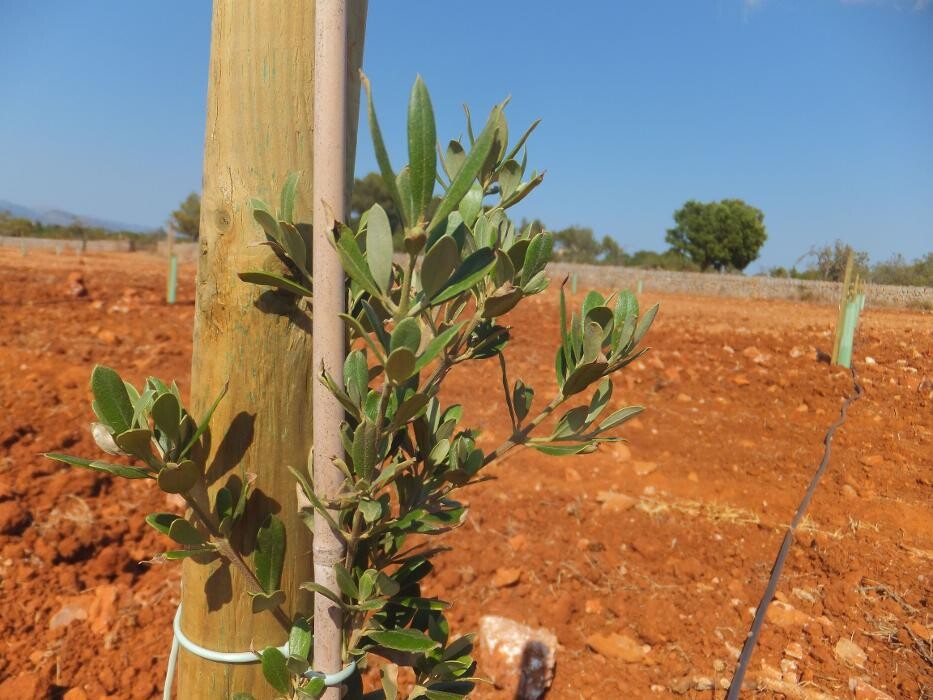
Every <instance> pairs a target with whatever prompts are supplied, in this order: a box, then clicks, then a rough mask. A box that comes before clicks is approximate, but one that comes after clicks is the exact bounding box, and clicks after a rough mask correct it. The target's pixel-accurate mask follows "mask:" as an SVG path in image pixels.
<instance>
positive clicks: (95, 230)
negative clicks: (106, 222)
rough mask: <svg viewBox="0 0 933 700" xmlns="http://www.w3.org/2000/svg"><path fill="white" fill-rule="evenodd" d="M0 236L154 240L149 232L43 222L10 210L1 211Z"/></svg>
mask: <svg viewBox="0 0 933 700" xmlns="http://www.w3.org/2000/svg"><path fill="white" fill-rule="evenodd" d="M0 236H10V237H13V238H52V239H56V240H68V241H95V240H102V239H113V238H120V239H124V240H131V241H134V242H136V243H138V244H141V245H146V244H147V243H148V242H150V241H151V240H152V235H151V234H148V233H136V232H134V231H113V230H111V229H106V228H101V227H98V226H88V225H86V224H84V223H82V222H81V221H75V222H73V223H71V224H68V225H61V224H43V223H42V222H40V221H33V220H31V219H26V218H23V217H19V216H13V215H12V214H11V213H10V212H9V211H0Z"/></svg>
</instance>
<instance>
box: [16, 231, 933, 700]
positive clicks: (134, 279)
mask: <svg viewBox="0 0 933 700" xmlns="http://www.w3.org/2000/svg"><path fill="white" fill-rule="evenodd" d="M164 268H165V264H164V262H163V261H159V260H156V259H153V258H147V257H145V256H143V255H141V254H136V255H126V254H123V255H116V254H114V255H95V256H87V257H85V258H83V259H79V258H77V257H74V256H69V255H62V256H54V255H48V254H44V255H40V254H31V255H30V256H29V257H26V258H23V257H20V255H19V252H18V251H10V250H2V249H0V409H2V410H0V588H2V592H3V598H4V602H3V605H2V608H0V634H2V639H3V641H2V642H0V644H2V645H3V651H2V653H0V700H2V699H5V698H16V699H17V700H19V699H21V698H59V697H67V698H69V700H79V699H80V698H104V697H109V698H151V697H157V696H159V693H160V692H161V685H162V678H163V674H164V669H165V663H166V657H167V654H168V649H169V645H170V641H171V635H170V623H171V617H172V615H173V613H174V609H175V606H176V605H177V603H178V579H179V570H178V569H177V568H176V567H173V566H170V565H169V566H155V567H153V566H149V565H146V564H139V563H138V562H140V561H141V560H144V559H147V558H148V557H149V556H150V555H152V554H153V553H155V552H158V551H161V550H162V549H164V542H160V540H159V537H158V536H157V535H156V534H155V533H154V532H153V531H151V530H150V529H149V528H148V527H147V526H146V525H145V523H144V522H143V517H144V516H145V514H146V513H148V512H151V511H152V510H163V509H164V508H165V504H164V499H163V497H162V496H161V495H160V494H159V493H158V492H157V491H156V490H154V489H153V488H151V485H150V484H146V483H142V482H126V481H122V480H114V479H111V478H109V477H105V476H97V475H93V474H89V473H85V472H83V471H80V470H75V469H69V468H63V467H62V466H60V465H57V464H55V463H53V462H50V461H49V460H46V459H44V458H42V457H40V456H38V453H40V452H43V451H48V450H65V451H68V452H71V453H73V454H82V455H96V454H97V451H96V448H95V446H94V444H93V442H92V440H91V438H90V436H89V435H88V432H87V430H86V426H87V424H88V422H89V421H90V418H91V416H90V411H89V407H88V389H87V380H88V375H89V372H90V368H91V366H92V365H93V363H95V362H101V363H105V364H109V365H112V366H114V367H116V368H118V369H119V370H120V371H121V372H123V373H124V374H125V376H127V378H129V379H130V380H132V381H136V382H138V381H140V380H141V379H142V378H143V377H145V376H146V375H147V374H155V375H157V376H160V377H165V378H172V377H177V378H178V380H179V383H180V384H181V385H182V386H183V388H185V387H186V386H187V379H188V374H189V371H190V368H189V365H190V354H191V323H192V316H193V312H194V307H193V270H191V269H190V268H183V270H182V274H181V275H180V277H181V279H182V283H181V287H180V290H179V303H178V304H176V305H175V306H173V307H169V306H167V305H165V304H164V303H163V301H162V300H163V298H164ZM74 272H79V273H80V274H81V276H82V277H83V281H84V283H85V284H86V287H87V291H88V294H87V296H86V297H82V298H75V297H73V296H71V292H70V285H69V282H68V276H69V273H74ZM655 297H657V298H659V299H660V300H661V301H662V312H661V314H660V315H659V316H658V320H657V321H656V323H655V327H654V329H653V330H652V332H651V334H650V336H649V340H650V343H651V345H652V346H654V348H655V349H654V350H652V352H651V353H650V354H649V355H648V356H646V358H644V361H642V362H638V363H636V364H635V365H633V366H632V367H631V368H629V369H628V370H626V371H624V372H623V375H622V376H621V377H620V378H619V379H618V380H617V382H616V393H615V397H614V404H615V405H616V407H617V406H621V405H624V404H628V403H641V404H644V405H646V406H647V407H648V411H646V413H645V414H643V416H642V417H640V418H639V419H637V420H636V421H633V422H632V423H630V424H628V425H627V427H626V430H625V434H626V436H627V437H628V438H629V440H630V442H629V444H628V445H626V446H617V447H615V448H613V449H606V450H604V451H600V452H598V453H596V454H594V455H589V456H585V457H579V458H573V459H567V458H564V459H558V458H547V457H543V456H540V455H538V454H536V453H532V452H530V451H519V452H516V453H515V454H514V455H512V456H510V457H509V458H508V459H506V460H505V461H504V462H502V463H501V464H500V465H498V466H496V467H494V468H493V473H494V474H495V476H497V477H498V478H497V479H496V480H494V481H490V482H487V483H484V484H482V485H480V486H478V487H476V488H475V489H474V490H472V491H471V492H469V493H468V494H467V497H468V498H469V500H470V505H471V507H472V512H471V517H470V520H469V521H468V524H467V525H466V526H465V527H463V528H462V529H461V530H459V531H458V532H456V533H454V534H453V535H451V536H449V537H448V539H447V542H446V543H447V544H449V545H452V546H453V548H454V551H452V552H450V553H447V554H445V555H442V556H441V557H440V559H439V562H438V567H437V572H436V575H435V576H434V578H433V579H432V583H431V584H430V586H431V589H432V592H434V593H437V594H440V595H442V596H445V595H446V596H449V597H453V598H455V599H456V601H457V603H456V605H455V606H454V607H453V608H452V610H451V620H452V626H453V627H454V628H455V631H458V632H462V631H468V630H471V629H476V627H477V619H478V617H479V616H480V615H482V614H485V613H496V614H503V615H506V616H509V617H512V618H514V619H516V620H518V621H520V622H524V623H527V624H530V625H532V626H543V627H547V628H550V629H551V630H553V631H554V632H555V633H556V635H557V638H558V640H559V643H560V648H559V651H558V654H557V672H556V676H555V680H554V686H553V689H552V692H551V693H550V695H549V697H551V698H554V699H555V700H559V699H567V698H630V697H667V696H671V695H674V694H676V693H684V694H686V697H705V698H709V697H722V696H723V695H724V691H723V690H721V689H718V688H719V687H720V684H721V682H722V681H723V680H725V679H728V678H729V677H730V676H731V672H732V670H733V668H734V665H735V658H736V654H737V650H738V649H739V648H740V647H741V645H742V641H743V639H744V636H745V634H746V631H747V629H748V627H749V625H750V622H751V614H752V613H751V609H752V608H753V607H754V606H755V605H757V603H758V599H759V596H760V595H761V592H762V590H763V588H764V585H765V582H766V580H767V577H768V574H769V571H770V568H771V564H772V562H773V559H774V556H775V553H776V551H777V548H778V546H779V544H780V541H781V538H782V536H783V530H782V526H783V525H785V524H786V523H787V522H788V521H789V520H790V517H791V515H792V514H793V511H794V508H795V507H796V504H797V502H798V500H799V498H800V496H801V494H802V492H803V490H804V488H805V486H806V484H807V482H808V481H809V479H810V476H811V474H812V472H813V469H814V467H815V465H816V464H817V462H818V461H819V458H820V455H821V452H822V445H821V440H822V437H823V433H824V432H825V430H826V427H827V426H828V425H829V423H830V422H832V421H833V420H834V419H835V417H836V415H837V412H838V409H839V405H840V402H841V399H842V398H843V397H844V396H845V395H846V394H847V393H849V392H851V380H850V378H849V375H848V374H847V373H846V372H845V371H841V370H839V369H838V368H831V367H829V366H828V365H827V364H825V363H822V362H818V361H817V359H816V351H817V349H819V350H822V351H827V350H828V349H829V346H830V344H831V329H832V326H833V323H834V318H835V312H834V310H833V309H832V308H830V307H826V306H817V305H811V304H805V303H791V302H782V301H769V302H762V301H754V302H753V301H742V300H732V299H729V300H725V299H707V298H700V297H688V296H667V295H653V294H650V293H648V294H646V295H645V296H644V298H643V299H642V302H643V303H648V302H649V301H654V299H655ZM555 301H556V296H555V294H554V293H553V291H552V292H549V293H548V294H546V295H544V296H543V297H540V298H537V299H535V300H532V301H530V302H528V303H527V304H525V305H524V306H523V307H522V308H521V309H520V310H519V311H517V312H515V313H514V314H512V315H511V316H510V317H508V320H509V321H510V323H511V324H512V325H513V327H514V330H515V332H514V335H515V341H514V342H513V343H512V345H511V346H510V350H509V353H508V355H509V358H510V362H511V369H510V373H511V375H512V377H513V378H517V377H519V376H520V377H522V378H524V379H525V380H526V381H527V382H528V383H530V384H531V385H533V386H534V387H535V389H536V390H537V396H538V397H539V401H541V402H543V401H545V400H546V398H547V397H548V396H549V392H550V391H551V390H553V387H554V379H553V370H552V366H553V363H552V357H553V352H552V348H553V347H554V344H555V342H556V340H557V325H556V320H557V315H556V304H555ZM578 301H579V300H578ZM142 312H144V313H145V319H146V320H145V322H142V321H141V320H140V314H141V313H142ZM856 356H857V359H856V363H855V364H856V368H857V370H858V372H859V375H860V378H861V381H862V383H863V384H864V386H865V390H866V394H865V396H864V398H863V399H862V400H860V401H859V402H857V403H856V404H855V405H854V406H853V408H852V410H851V411H850V417H849V420H848V422H847V423H846V424H845V426H844V427H843V428H842V429H841V430H840V431H839V432H838V433H837V437H836V440H835V443H834V448H833V457H832V461H831V463H830V467H829V470H828V472H827V474H826V476H825V478H824V480H823V482H822V484H821V485H820V488H819V490H818V491H817V495H816V498H815V500H814V502H813V504H812V506H811V508H810V513H809V515H810V519H809V520H808V521H807V528H806V532H804V533H803V535H802V536H801V537H799V538H798V542H797V544H796V545H795V546H794V547H793V549H792V552H791V555H790V557H789V559H788V564H787V567H786V570H785V573H784V576H783V578H782V581H781V584H780V587H779V593H778V595H777V603H775V604H772V606H771V609H770V611H769V621H768V623H767V624H766V626H765V629H764V632H763V635H762V638H761V641H760V644H759V648H758V650H757V651H756V654H755V658H754V660H753V662H752V667H751V668H752V673H751V675H752V680H753V684H757V685H758V688H759V691H760V692H759V695H758V696H760V697H803V698H806V697H812V698H816V697H825V696H829V697H853V696H854V695H856V692H858V697H873V695H871V691H870V690H867V689H866V686H867V685H870V686H873V687H874V688H876V689H879V690H883V691H884V692H886V693H887V694H888V695H890V696H892V697H896V698H917V697H933V666H931V661H930V659H931V644H930V637H931V630H933V626H931V623H933V617H931V606H930V600H931V594H933V582H931V571H933V567H931V558H933V513H931V510H930V504H931V486H933V469H931V466H933V448H931V444H933V441H931V437H933V412H931V407H933V384H931V378H933V322H931V317H930V315H928V314H927V315H924V314H920V313H916V312H907V311H897V310H887V309H885V310H882V309H872V308H871V307H869V308H867V309H866V311H865V313H864V316H863V323H862V326H861V328H860V331H859V336H858V339H857V349H856ZM869 356H870V357H872V358H874V360H875V362H874V363H868V364H866V358H867V357H869ZM484 371H487V372H488V373H489V378H490V386H498V374H497V371H498V370H497V366H496V365H494V364H493V363H492V362H490V363H489V365H488V366H487V367H486V368H485V370H484ZM445 398H446V399H447V400H457V401H460V402H462V403H463V404H464V405H465V407H466V419H467V422H468V423H472V424H474V425H477V426H479V427H481V428H482V429H483V431H484V432H483V434H484V441H485V443H484V444H485V446H486V447H488V448H491V447H493V446H494V445H495V444H497V442H498V439H501V438H502V437H503V435H504V434H505V431H506V428H507V425H508V419H507V415H506V414H505V412H504V410H503V409H502V407H501V406H500V405H499V404H500V402H499V400H498V396H482V395H479V394H478V393H477V392H476V382H475V379H471V378H469V377H467V376H466V375H465V374H463V373H461V374H456V373H455V374H453V375H452V376H451V380H450V383H449V388H448V389H447V395H446V397H445ZM601 492H614V494H622V495H623V496H630V497H631V500H628V499H626V498H624V497H620V496H616V495H614V494H608V495H607V494H605V493H603V494H601ZM607 499H608V500H607ZM497 574H498V576H497ZM516 577H517V580H514V579H516ZM497 583H498V584H500V585H496V584H497ZM504 584H508V585H504ZM70 617H73V618H75V619H74V620H73V621H71V622H70V623H67V621H68V619H69V618H70ZM612 634H618V635H623V636H624V637H627V638H629V639H630V640H633V641H634V642H635V643H636V644H635V645H634V648H636V649H643V648H644V646H643V645H648V646H650V652H648V653H647V654H646V655H644V656H643V657H642V658H640V659H637V660H634V661H624V660H622V659H621V658H619V657H618V656H616V655H613V653H612V651H613V650H612V648H609V649H607V648H606V646H605V644H601V643H600V637H594V635H603V637H602V640H603V642H605V639H606V637H607V636H608V635H612ZM610 639H612V638H611V637H610ZM588 640H589V641H588ZM839 640H851V641H853V642H854V643H855V644H856V645H857V646H858V647H859V648H860V649H862V650H863V651H864V652H865V654H866V658H865V660H864V661H863V662H860V661H858V659H855V661H856V662H857V663H861V664H862V667H861V668H860V667H858V666H853V665H851V663H850V662H851V661H852V659H851V658H850V662H846V661H845V660H844V659H843V658H841V657H840V656H839V655H838V654H837V652H836V648H837V644H838V642H839ZM594 646H595V647H597V648H599V649H600V651H601V652H602V653H600V652H597V651H595V650H594V649H593V647H594ZM844 646H845V642H843V644H842V645H840V647H839V649H840V651H842V650H843V647H844ZM610 647H611V645H610ZM604 654H605V655H604ZM924 655H925V656H926V658H925V659H924ZM790 662H793V663H790ZM794 665H795V666H796V670H795V669H794ZM782 669H783V672H784V675H783V677H782V675H781V672H782ZM709 686H714V687H713V689H709ZM856 687H857V688H860V690H858V691H855V690H852V688H856ZM69 691H70V692H69ZM66 693H67V695H66ZM819 693H822V694H824V695H822V696H821V695H819ZM747 694H748V695H749V696H751V695H754V694H755V693H754V691H752V690H749V691H748V693H747ZM476 697H478V698H483V697H486V698H490V697H496V692H495V691H494V690H492V689H490V688H488V687H483V686H481V688H480V691H479V692H477V693H476Z"/></svg>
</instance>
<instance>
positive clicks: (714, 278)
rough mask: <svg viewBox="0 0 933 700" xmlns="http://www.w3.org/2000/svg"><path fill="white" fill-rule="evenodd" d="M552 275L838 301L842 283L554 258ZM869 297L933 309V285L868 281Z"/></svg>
mask: <svg viewBox="0 0 933 700" xmlns="http://www.w3.org/2000/svg"><path fill="white" fill-rule="evenodd" d="M548 271H549V274H550V275H551V277H552V279H555V280H562V279H563V278H564V277H566V276H568V275H571V274H573V273H576V274H577V283H578V285H580V286H581V287H591V288H595V289H607V288H620V289H632V290H634V289H635V288H636V287H637V285H638V281H639V280H641V281H642V291H643V292H645V293H649V294H650V292H652V291H656V292H668V293H675V294H678V293H682V294H699V295H704V296H724V297H739V298H744V299H799V300H803V301H816V302H824V303H828V304H836V303H838V301H839V295H840V293H841V287H842V285H841V283H839V282H824V281H819V280H794V279H781V278H776V277H751V276H748V277H747V276H744V275H719V274H715V273H699V272H669V271H665V270H640V269H638V268H633V267H610V266H604V265H579V264H575V263H551V264H550V265H549V266H548ZM865 302H866V304H867V305H873V306H910V307H913V308H930V309H933V287H900V286H896V285H889V284H866V285H865Z"/></svg>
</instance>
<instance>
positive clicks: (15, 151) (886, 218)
mask: <svg viewBox="0 0 933 700" xmlns="http://www.w3.org/2000/svg"><path fill="white" fill-rule="evenodd" d="M455 7H456V8H457V9H456V11H455V10H454V8H455ZM0 18H2V19H0V199H8V200H11V201H14V202H17V203H20V204H24V205H27V206H55V207H59V208H63V209H67V210H70V211H74V212H76V213H80V214H86V215H93V216H100V217H105V218H110V219H117V220H121V221H127V222H131V223H138V224H144V225H152V226H155V225H158V224H160V223H161V222H163V221H164V220H165V219H166V217H167V216H168V214H169V212H170V211H171V209H172V208H174V207H175V206H176V205H177V203H178V202H179V201H180V200H181V199H183V198H184V196H185V195H186V194H187V193H188V192H190V191H192V190H197V189H199V186H200V179H201V149H202V145H203V133H204V104H205V94H206V81H207V62H208V54H209V39H210V3H209V2H207V0H163V1H161V2H156V1H155V0H137V1H134V2H125V1H122V0H121V1H116V0H106V1H105V0H94V1H93V2H82V3H75V2H69V1H67V0H58V1H54V0H46V1H44V2H29V3H24V2H21V1H19V0H0ZM365 70H366V71H367V73H368V74H369V76H370V78H371V79H372V81H373V84H374V88H375V91H376V98H377V105H378V107H379V112H380V120H381V122H382V127H383V130H384V132H386V134H387V136H388V137H389V147H390V150H391V151H392V154H393V161H394V163H395V164H396V165H398V164H400V163H401V162H403V161H404V158H405V141H404V131H403V130H404V116H405V105H406V101H407V95H408V90H409V88H410V85H411V82H412V80H413V79H414V76H415V74H416V73H419V72H420V73H421V74H422V75H423V76H424V78H425V80H426V81H427V84H428V86H429V88H430V90H431V94H432V98H433V101H434V106H435V111H436V113H437V118H438V131H439V134H440V135H441V137H442V138H444V139H446V138H450V137H456V136H459V135H460V134H461V133H462V132H463V120H462V112H461V108H460V105H461V103H463V102H468V103H469V104H470V105H471V107H472V108H473V111H474V115H475V116H476V119H477V120H482V119H484V117H485V114H486V112H487V110H488V109H489V108H490V107H491V106H492V104H493V103H494V102H496V101H498V100H500V99H502V98H503V97H504V96H506V95H511V96H512V102H511V104H510V107H509V110H508V114H509V116H510V123H511V124H512V127H513V129H514V130H518V129H521V128H523V127H524V126H525V125H526V124H527V123H529V122H530V121H531V120H532V119H534V118H535V117H541V118H542V119H543V122H542V124H541V126H540V127H539V129H538V131H537V132H536V134H535V136H534V137H533V138H532V141H531V147H530V152H529V162H530V165H532V166H534V167H537V168H539V169H546V170H547V172H548V174H547V178H546V179H545V182H544V184H543V185H542V186H541V188H539V190H538V192H537V193H536V194H535V195H533V196H532V197H529V199H528V200H526V202H525V203H523V204H522V205H521V208H520V209H518V210H517V212H516V213H517V215H518V216H522V215H524V216H529V217H530V216H537V217H539V218H541V219H543V220H544V221H545V222H546V223H547V224H548V226H549V227H550V228H555V229H556V228H560V227H563V226H567V225H570V224H580V225H585V226H591V227H592V228H594V229H595V231H596V233H597V234H598V235H600V236H601V235H603V234H610V235H612V236H614V237H615V238H616V239H617V240H618V241H619V242H620V243H621V244H622V245H623V246H624V247H625V248H626V249H628V250H636V249H639V248H654V249H662V248H664V247H665V245H664V231H665V229H666V228H667V227H668V226H670V225H671V223H672V220H671V214H672V212H673V211H674V210H675V209H676V208H678V207H679V206H680V205H681V204H682V203H683V202H684V201H685V200H687V199H690V198H695V199H700V200H712V199H720V198H725V197H739V198H742V199H745V200H746V201H748V202H749V203H751V204H754V205H755V206H758V207H760V208H761V209H762V210H763V211H764V212H765V223H766V225H767V227H768V232H769V240H768V242H767V244H766V246H765V248H764V250H763V252H762V257H761V259H760V261H759V262H758V263H754V264H753V265H752V267H751V268H750V270H751V271H754V270H757V269H759V267H762V266H764V267H767V266H771V265H778V264H783V265H789V264H792V263H793V262H794V260H795V259H796V258H797V257H798V256H800V255H801V254H803V253H804V252H805V251H806V250H807V249H808V248H810V247H811V246H812V245H819V244H823V243H828V242H831V241H832V240H834V239H836V238H842V239H844V240H847V241H849V242H851V243H852V244H854V245H855V246H856V247H858V248H860V249H864V250H868V251H869V252H870V254H871V257H872V259H873V260H876V261H877V260H881V259H884V258H887V257H889V256H890V255H891V254H893V253H895V252H901V253H904V254H906V255H907V256H909V257H915V256H919V255H921V254H923V253H925V252H927V251H929V250H931V249H933V3H931V2H930V0H919V1H918V0H903V1H899V0H862V1H858V0H847V1H845V0H677V1H675V0H650V1H649V0H641V1H639V2H618V3H608V2H599V3H597V2H590V3H586V2H578V3H573V4H568V3H558V2H543V1H541V0H538V1H536V2H531V1H528V2H501V0H500V1H497V2H491V1H486V0H474V1H473V2H470V3H459V4H456V5H455V4H454V3H448V2H436V1H430V0H419V1H417V2H415V1H407V2H394V1H391V0H371V1H370V16H369V26H368V32H367V45H366V56H365ZM358 152H359V157H358V167H357V173H358V174H359V173H365V172H368V171H370V170H372V169H374V167H375V165H374V158H373V155H372V147H371V145H370V140H369V136H368V134H367V133H366V132H365V131H362V132H361V135H360V142H359V148H358Z"/></svg>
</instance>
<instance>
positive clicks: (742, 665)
mask: <svg viewBox="0 0 933 700" xmlns="http://www.w3.org/2000/svg"><path fill="white" fill-rule="evenodd" d="M851 372H852V386H853V387H854V390H855V393H854V394H852V395H851V396H849V397H847V398H846V400H845V401H844V402H843V403H842V408H841V409H840V410H839V417H838V418H837V419H836V421H835V422H834V423H833V424H832V425H831V426H829V429H828V430H827V431H826V435H825V436H824V437H823V445H824V449H823V459H822V461H821V462H820V466H819V467H817V469H816V473H815V474H814V475H813V479H811V480H810V485H809V486H808V487H807V491H806V493H804V495H803V500H802V501H800V505H799V506H797V512H796V513H794V519H793V520H792V521H791V523H790V526H789V527H788V528H787V533H786V534H785V535H784V541H783V542H781V549H780V551H778V555H777V559H775V560H774V566H773V567H772V569H771V578H770V579H768V586H767V587H766V588H765V592H764V594H763V595H762V596H761V602H759V603H758V609H757V610H756V611H755V619H754V620H753V621H752V628H751V630H749V632H748V637H747V638H746V640H745V645H744V646H743V647H742V655H741V656H740V657H739V664H738V666H736V669H735V674H734V675H733V676H732V683H731V684H730V685H729V694H728V695H727V696H726V700H738V697H739V693H740V692H741V690H742V681H743V680H744V679H745V671H746V670H747V669H748V664H749V662H750V661H751V660H752V654H753V653H754V651H755V644H756V643H757V642H758V634H759V633H760V632H761V626H762V624H764V621H765V613H767V611H768V606H769V605H770V604H771V599H772V598H773V597H774V593H775V591H776V590H777V585H778V580H779V579H780V578H781V571H782V570H783V569H784V560H785V559H787V553H788V552H789V551H790V546H791V544H793V542H794V535H795V534H796V532H797V526H798V525H800V521H801V520H803V516H804V515H805V514H806V512H807V508H808V507H809V505H810V501H811V500H813V494H814V493H815V492H816V487H817V486H818V485H819V483H820V478H822V476H823V472H825V471H826V466H827V465H828V464H829V453H830V450H831V449H832V443H833V435H834V434H835V432H836V429H837V428H838V427H839V426H841V425H842V424H843V423H845V421H846V413H847V412H848V410H849V406H850V405H852V404H853V403H854V402H856V401H858V400H859V399H860V398H861V397H862V393H863V389H862V385H861V384H859V383H858V376H857V375H856V374H855V369H854V368H853V369H852V370H851Z"/></svg>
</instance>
